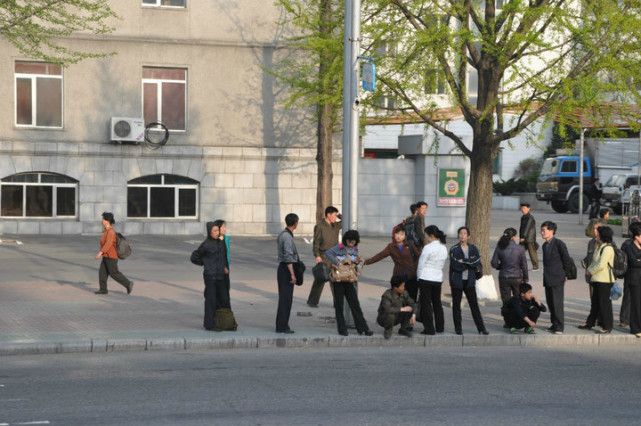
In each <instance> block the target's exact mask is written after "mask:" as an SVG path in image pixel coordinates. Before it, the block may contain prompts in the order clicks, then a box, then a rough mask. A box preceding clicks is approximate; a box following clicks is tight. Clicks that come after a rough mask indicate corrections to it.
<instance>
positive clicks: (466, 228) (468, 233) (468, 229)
mask: <svg viewBox="0 0 641 426" xmlns="http://www.w3.org/2000/svg"><path fill="white" fill-rule="evenodd" d="M463 229H465V231H466V232H467V236H468V237H469V236H470V235H472V234H470V228H468V227H467V226H461V227H460V228H459V229H457V230H456V235H458V234H460V233H461V231H462V230H463Z"/></svg>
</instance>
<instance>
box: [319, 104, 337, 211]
mask: <svg viewBox="0 0 641 426" xmlns="http://www.w3.org/2000/svg"><path fill="white" fill-rule="evenodd" d="M332 110H333V105H331V104H330V105H323V106H321V107H320V111H319V114H318V147H317V150H316V166H317V174H318V180H317V186H316V222H317V223H318V222H320V221H321V220H323V218H324V217H325V208H326V207H327V206H331V205H332V179H333V177H334V173H333V171H332V129H333V126H332V125H333V120H332Z"/></svg>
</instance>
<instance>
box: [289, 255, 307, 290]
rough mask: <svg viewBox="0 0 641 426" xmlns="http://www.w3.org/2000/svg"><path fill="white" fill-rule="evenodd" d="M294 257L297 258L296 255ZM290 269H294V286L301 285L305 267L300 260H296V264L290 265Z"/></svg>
mask: <svg viewBox="0 0 641 426" xmlns="http://www.w3.org/2000/svg"><path fill="white" fill-rule="evenodd" d="M296 257H297V258H298V255H296ZM292 267H293V268H294V275H295V276H296V285H303V279H304V278H305V270H306V269H307V267H306V266H305V264H304V263H303V262H301V260H300V259H298V262H296V263H292Z"/></svg>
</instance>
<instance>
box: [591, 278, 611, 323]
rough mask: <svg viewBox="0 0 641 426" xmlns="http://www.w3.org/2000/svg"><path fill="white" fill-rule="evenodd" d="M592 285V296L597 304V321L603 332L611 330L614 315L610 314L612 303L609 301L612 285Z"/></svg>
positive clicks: (598, 283) (596, 283) (597, 283)
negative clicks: (593, 295)
mask: <svg viewBox="0 0 641 426" xmlns="http://www.w3.org/2000/svg"><path fill="white" fill-rule="evenodd" d="M592 284H593V285H594V294H595V296H596V301H597V304H598V308H597V309H598V312H599V320H600V321H601V328H602V329H603V330H612V327H613V326H614V315H613V314H612V301H611V300H610V290H611V289H612V283H600V282H595V283H592Z"/></svg>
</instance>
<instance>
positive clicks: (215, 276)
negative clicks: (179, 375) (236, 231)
mask: <svg viewBox="0 0 641 426" xmlns="http://www.w3.org/2000/svg"><path fill="white" fill-rule="evenodd" d="M219 225H220V222H218V221H216V222H207V238H206V239H205V241H203V242H202V243H201V244H200V246H199V247H198V248H197V249H196V250H194V251H193V253H192V254H191V263H193V264H194V265H199V266H204V268H203V281H204V282H205V317H204V320H203V326H204V327H205V330H209V331H222V330H220V329H219V328H218V327H217V326H216V310H217V309H219V308H230V306H231V305H230V303H229V298H228V297H227V295H228V293H227V285H226V283H227V279H226V278H225V275H228V274H229V265H228V264H227V248H226V247H225V242H224V241H223V240H222V239H221V238H220V226H219Z"/></svg>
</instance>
